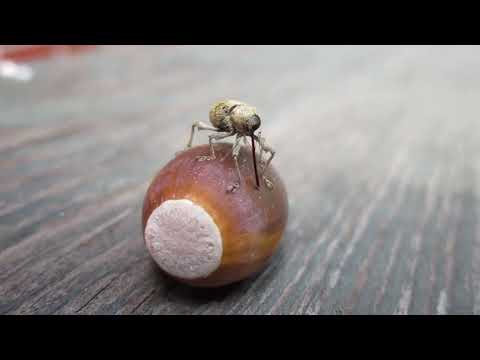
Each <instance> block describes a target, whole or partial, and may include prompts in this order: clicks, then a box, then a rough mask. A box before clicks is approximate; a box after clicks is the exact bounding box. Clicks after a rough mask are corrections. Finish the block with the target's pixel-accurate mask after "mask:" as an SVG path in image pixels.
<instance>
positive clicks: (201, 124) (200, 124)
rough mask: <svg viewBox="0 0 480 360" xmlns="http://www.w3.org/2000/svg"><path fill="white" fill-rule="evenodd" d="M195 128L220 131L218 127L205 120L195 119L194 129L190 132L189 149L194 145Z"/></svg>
mask: <svg viewBox="0 0 480 360" xmlns="http://www.w3.org/2000/svg"><path fill="white" fill-rule="evenodd" d="M195 128H197V129H198V130H211V131H218V129H217V128H216V127H213V126H210V125H208V124H205V123H204V122H201V121H195V122H194V123H193V124H192V131H191V132H190V139H189V140H188V144H187V149H188V148H191V147H192V142H193V135H194V134H195Z"/></svg>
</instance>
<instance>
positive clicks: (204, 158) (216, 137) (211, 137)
mask: <svg viewBox="0 0 480 360" xmlns="http://www.w3.org/2000/svg"><path fill="white" fill-rule="evenodd" d="M233 135H234V134H232V133H223V134H219V135H209V136H208V142H209V144H210V156H199V157H197V160H198V161H207V160H215V149H214V148H213V140H221V139H226V138H228V137H230V136H233Z"/></svg>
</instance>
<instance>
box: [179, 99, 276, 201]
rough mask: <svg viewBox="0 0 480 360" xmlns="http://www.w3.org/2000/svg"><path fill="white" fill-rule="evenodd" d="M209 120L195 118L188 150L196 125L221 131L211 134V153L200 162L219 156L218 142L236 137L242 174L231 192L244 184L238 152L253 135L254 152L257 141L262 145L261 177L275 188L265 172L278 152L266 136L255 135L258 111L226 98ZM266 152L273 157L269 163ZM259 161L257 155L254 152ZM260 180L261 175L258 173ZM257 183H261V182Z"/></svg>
mask: <svg viewBox="0 0 480 360" xmlns="http://www.w3.org/2000/svg"><path fill="white" fill-rule="evenodd" d="M209 119H210V123H211V125H208V124H205V123H203V122H201V121H195V122H194V123H193V125H192V130H191V133H190V139H189V141H188V144H187V149H188V148H191V147H192V142H193V137H194V134H195V128H197V129H198V130H210V131H215V132H217V133H219V134H212V135H209V137H208V139H209V143H210V155H208V156H200V157H199V158H198V160H199V161H209V160H214V159H215V149H214V146H213V143H214V141H218V140H222V139H226V138H229V137H232V136H236V139H235V143H234V145H233V149H232V156H233V158H234V160H235V165H236V169H237V173H238V183H236V184H233V185H232V186H230V187H229V191H231V192H233V191H235V190H236V189H237V188H238V187H239V186H240V183H241V179H242V178H241V173H240V168H239V165H238V155H239V153H240V147H241V143H240V141H241V140H242V139H243V140H244V142H246V137H247V136H250V137H251V138H252V147H253V153H254V154H255V144H254V142H255V141H256V142H257V143H258V144H259V146H260V167H261V171H262V174H261V177H262V179H263V180H264V182H265V184H266V186H267V187H269V188H271V187H272V186H273V184H272V182H271V181H270V180H268V179H267V178H266V177H265V175H264V174H265V171H266V169H267V168H268V166H269V165H270V162H271V161H272V159H273V157H274V156H275V151H274V150H273V149H272V148H271V147H270V146H268V145H267V143H266V141H265V138H263V137H261V135H260V134H259V135H255V131H256V130H257V129H258V128H260V125H261V119H260V116H258V114H257V110H256V109H255V108H254V107H253V106H250V105H248V104H245V103H243V102H241V101H236V100H224V101H219V102H217V103H215V104H214V105H213V106H212V107H211V109H210V112H209ZM263 153H269V154H270V157H269V158H268V160H267V161H266V162H264V161H263V159H262V156H263ZM254 163H255V155H254ZM255 172H256V163H255ZM256 177H257V181H258V176H257V174H256ZM257 185H259V184H258V183H257Z"/></svg>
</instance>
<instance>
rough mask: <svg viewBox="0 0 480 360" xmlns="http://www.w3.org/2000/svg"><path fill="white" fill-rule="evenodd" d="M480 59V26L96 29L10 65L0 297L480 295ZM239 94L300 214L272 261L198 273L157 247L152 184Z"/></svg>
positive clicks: (463, 308) (261, 300)
mask: <svg viewBox="0 0 480 360" xmlns="http://www.w3.org/2000/svg"><path fill="white" fill-rule="evenodd" d="M479 63H480V48H479V47H476V46H448V47H447V46H429V47H427V46H268V47H259V46H208V47H207V46H176V47H162V46H102V47H99V48H97V49H96V50H94V51H92V52H88V53H84V54H81V55H78V56H69V57H59V58H51V59H48V60H45V61H37V62H34V63H33V64H32V67H33V69H34V71H35V77H34V80H33V81H31V82H29V83H16V82H14V81H12V80H7V79H1V78H0V313H1V314H480V241H479V230H478V226H477V222H478V211H477V210H478V205H479V201H478V195H479V193H478V192H479V190H478V189H479V179H478V176H477V175H478V174H477V170H479V169H480V160H479V159H480V156H479V155H480V145H479V144H480V135H479V134H480V131H479V130H480V128H479V125H478V124H479V123H478V117H479V115H480V113H479V110H478V109H479V107H478V98H479V96H480V85H479V84H480V71H479V67H478V64H479ZM225 97H228V98H234V99H240V100H243V101H245V102H249V103H252V104H254V105H255V106H256V107H257V108H258V110H259V112H260V114H261V116H262V120H263V124H262V127H263V135H265V137H266V138H267V140H268V141H269V142H270V143H271V145H272V146H273V147H274V148H275V149H276V150H277V156H276V157H275V159H274V162H275V166H276V168H277V170H278V171H279V173H280V174H281V175H282V178H283V180H284V182H285V185H286V187H287V189H288V193H289V201H290V204H289V214H290V215H289V223H288V226H287V229H286V231H285V235H284V238H283V241H282V243H281V247H280V250H279V251H278V252H277V254H275V256H274V257H273V259H272V262H271V264H270V265H269V267H268V268H267V269H266V270H265V271H264V272H262V273H261V274H259V275H258V276H256V277H255V278H253V279H249V280H247V281H244V282H241V283H239V284H236V285H233V286H227V287H225V288H220V289H214V290H212V289H193V288H189V287H187V286H184V285H181V284H179V283H176V282H174V281H172V280H170V279H167V278H165V277H164V276H163V275H162V274H161V272H160V271H159V270H158V268H157V266H156V265H155V263H154V262H153V261H152V260H151V259H150V258H149V255H148V253H147V251H146V249H145V247H144V244H143V239H142V234H141V208H142V201H143V196H144V194H145V191H146V189H147V187H148V184H149V183H150V181H151V180H152V178H153V176H154V174H155V173H156V172H157V171H158V170H159V169H160V168H161V167H162V166H164V165H165V164H166V163H167V162H168V161H169V160H170V159H171V158H172V157H173V155H174V153H175V152H176V151H178V150H180V149H182V148H183V146H184V145H185V143H186V141H187V138H188V132H189V128H190V125H191V123H192V121H194V120H202V121H206V120H207V116H208V109H209V106H210V105H211V104H212V103H213V102H215V101H216V100H218V99H221V98H225ZM196 142H197V143H205V142H206V136H205V134H203V135H200V136H199V137H198V138H197V139H196Z"/></svg>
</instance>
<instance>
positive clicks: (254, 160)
mask: <svg viewBox="0 0 480 360" xmlns="http://www.w3.org/2000/svg"><path fill="white" fill-rule="evenodd" d="M251 138H252V154H253V168H254V169H255V180H256V182H257V188H259V187H260V181H259V180H258V170H257V156H256V154H255V139H254V137H253V136H251Z"/></svg>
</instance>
